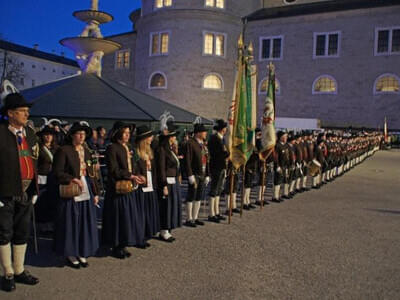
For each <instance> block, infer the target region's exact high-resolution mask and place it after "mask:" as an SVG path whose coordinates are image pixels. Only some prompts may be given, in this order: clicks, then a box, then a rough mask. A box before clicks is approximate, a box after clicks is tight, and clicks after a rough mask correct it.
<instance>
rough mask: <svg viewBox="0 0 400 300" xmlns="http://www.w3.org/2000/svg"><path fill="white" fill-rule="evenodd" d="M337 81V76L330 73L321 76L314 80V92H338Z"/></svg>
mask: <svg viewBox="0 0 400 300" xmlns="http://www.w3.org/2000/svg"><path fill="white" fill-rule="evenodd" d="M337 90H338V87H337V83H336V80H335V78H333V77H332V76H329V75H322V76H319V77H318V78H317V79H315V80H314V83H313V86H312V93H313V95H315V94H337Z"/></svg>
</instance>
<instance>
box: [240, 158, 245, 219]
mask: <svg viewBox="0 0 400 300" xmlns="http://www.w3.org/2000/svg"><path fill="white" fill-rule="evenodd" d="M245 173H246V165H243V166H242V197H240V198H241V199H240V217H242V215H243V204H244V203H243V200H244V195H245V194H246V188H245V184H244V183H245V182H244V179H245Z"/></svg>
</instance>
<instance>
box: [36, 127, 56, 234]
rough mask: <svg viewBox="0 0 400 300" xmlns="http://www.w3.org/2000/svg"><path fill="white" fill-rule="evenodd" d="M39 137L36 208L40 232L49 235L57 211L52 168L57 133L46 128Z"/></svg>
mask: <svg viewBox="0 0 400 300" xmlns="http://www.w3.org/2000/svg"><path fill="white" fill-rule="evenodd" d="M37 135H38V137H39V157H38V161H37V166H38V185H39V198H38V200H37V202H36V204H35V206H34V208H35V215H36V222H38V228H39V231H40V232H42V233H48V232H52V231H53V222H54V216H55V214H56V211H57V205H56V201H55V196H56V194H55V188H54V185H55V183H54V176H53V175H52V166H53V157H54V154H55V152H56V150H57V148H58V146H57V143H56V139H55V135H56V131H55V130H54V129H53V128H51V127H49V126H45V127H44V128H43V129H42V130H41V131H39V132H38V133H37Z"/></svg>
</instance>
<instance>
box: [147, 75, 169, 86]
mask: <svg viewBox="0 0 400 300" xmlns="http://www.w3.org/2000/svg"><path fill="white" fill-rule="evenodd" d="M166 88H167V79H166V76H165V74H163V73H162V72H155V73H153V74H152V75H151V76H150V81H149V89H166Z"/></svg>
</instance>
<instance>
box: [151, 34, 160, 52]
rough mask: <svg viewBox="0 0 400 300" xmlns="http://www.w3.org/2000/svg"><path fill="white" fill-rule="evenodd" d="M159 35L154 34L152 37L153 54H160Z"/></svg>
mask: <svg viewBox="0 0 400 300" xmlns="http://www.w3.org/2000/svg"><path fill="white" fill-rule="evenodd" d="M158 38H159V35H158V34H154V35H153V36H152V42H151V54H158V53H159V48H160V45H159V41H158Z"/></svg>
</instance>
